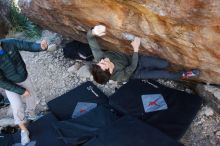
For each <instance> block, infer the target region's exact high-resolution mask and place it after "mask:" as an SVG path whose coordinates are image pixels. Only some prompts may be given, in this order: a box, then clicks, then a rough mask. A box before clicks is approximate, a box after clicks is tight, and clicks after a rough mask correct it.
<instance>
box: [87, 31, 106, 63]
mask: <svg viewBox="0 0 220 146" xmlns="http://www.w3.org/2000/svg"><path fill="white" fill-rule="evenodd" d="M87 40H88V42H89V46H90V48H91V50H92V54H93V56H94V58H95V60H96V61H99V60H101V59H102V58H103V56H104V53H103V51H102V50H101V48H100V45H99V44H98V42H97V40H96V38H95V36H93V35H92V30H89V31H88V33H87Z"/></svg>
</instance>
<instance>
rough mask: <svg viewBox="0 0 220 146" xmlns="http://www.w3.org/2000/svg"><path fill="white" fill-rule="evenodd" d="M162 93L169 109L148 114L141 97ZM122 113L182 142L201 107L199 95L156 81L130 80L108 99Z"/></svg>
mask: <svg viewBox="0 0 220 146" xmlns="http://www.w3.org/2000/svg"><path fill="white" fill-rule="evenodd" d="M152 94H160V95H162V96H163V98H164V100H165V102H166V104H167V107H168V108H167V109H166V110H159V111H154V112H145V110H144V107H143V102H142V95H152ZM109 102H110V105H111V106H112V107H114V108H115V109H116V110H118V111H119V112H120V113H121V114H129V115H132V116H135V117H138V118H139V119H141V120H142V121H144V122H146V123H147V124H150V125H152V126H153V127H155V128H158V129H159V130H161V131H162V132H164V133H166V134H167V135H169V136H171V137H173V138H175V139H179V138H181V136H182V135H183V134H184V133H185V131H186V130H187V128H188V127H189V125H190V123H191V122H192V120H193V118H194V117H195V115H196V113H197V111H198V110H199V109H200V106H201V104H202V98H201V97H200V96H198V95H194V94H188V93H186V92H182V91H178V90H175V89H171V88H168V87H165V86H163V85H161V84H159V83H158V82H156V81H153V80H130V81H129V82H127V83H126V84H125V85H123V86H122V87H121V88H119V89H118V90H117V91H116V93H115V94H113V95H112V96H110V97H109Z"/></svg>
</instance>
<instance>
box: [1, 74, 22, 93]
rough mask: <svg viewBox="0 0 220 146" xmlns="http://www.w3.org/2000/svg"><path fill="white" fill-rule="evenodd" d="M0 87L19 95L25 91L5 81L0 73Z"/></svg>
mask: <svg viewBox="0 0 220 146" xmlns="http://www.w3.org/2000/svg"><path fill="white" fill-rule="evenodd" d="M0 87H1V88H3V89H5V90H8V91H12V92H15V93H18V94H20V95H22V94H24V92H25V90H26V89H25V88H23V87H21V86H19V85H17V84H15V83H13V82H10V81H9V80H7V79H6V78H5V77H4V76H3V75H2V74H1V73H0Z"/></svg>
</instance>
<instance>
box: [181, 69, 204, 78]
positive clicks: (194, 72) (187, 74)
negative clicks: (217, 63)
mask: <svg viewBox="0 0 220 146" xmlns="http://www.w3.org/2000/svg"><path fill="white" fill-rule="evenodd" d="M199 74H200V71H199V70H198V69H193V70H191V71H187V72H184V73H183V74H182V77H183V78H190V77H197V76H199Z"/></svg>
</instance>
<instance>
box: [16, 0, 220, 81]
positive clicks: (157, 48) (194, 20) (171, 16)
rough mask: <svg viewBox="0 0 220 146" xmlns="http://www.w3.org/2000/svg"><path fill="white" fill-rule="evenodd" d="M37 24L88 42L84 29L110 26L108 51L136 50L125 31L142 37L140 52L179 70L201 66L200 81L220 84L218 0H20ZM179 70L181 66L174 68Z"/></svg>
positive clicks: (219, 9)
mask: <svg viewBox="0 0 220 146" xmlns="http://www.w3.org/2000/svg"><path fill="white" fill-rule="evenodd" d="M19 5H20V6H21V8H22V11H23V12H24V13H25V14H26V15H27V16H28V17H29V18H30V19H31V20H32V21H34V22H35V23H37V24H39V25H40V26H42V27H45V28H48V29H50V30H53V31H55V32H58V33H60V34H62V35H64V36H67V37H71V38H73V39H76V40H79V41H82V42H86V31H87V30H88V29H89V28H91V27H92V26H95V25H96V24H104V25H106V26H107V31H108V32H107V35H106V36H105V37H103V38H102V39H99V41H100V43H102V45H103V46H105V47H106V48H108V49H111V50H116V51H122V52H132V48H131V46H130V44H129V42H128V41H126V40H124V39H123V37H122V33H123V32H127V33H131V34H134V35H136V36H139V37H141V38H142V42H141V44H142V45H141V51H140V52H141V53H144V54H149V55H155V56H160V57H161V58H165V59H167V60H169V61H170V62H172V63H173V64H175V65H177V66H178V68H179V67H180V68H184V69H189V68H199V69H200V70H201V71H202V74H201V76H200V78H199V80H200V81H204V82H208V83H215V84H220V1H219V0H47V1H43V0H19ZM176 68H177V67H176Z"/></svg>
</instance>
